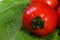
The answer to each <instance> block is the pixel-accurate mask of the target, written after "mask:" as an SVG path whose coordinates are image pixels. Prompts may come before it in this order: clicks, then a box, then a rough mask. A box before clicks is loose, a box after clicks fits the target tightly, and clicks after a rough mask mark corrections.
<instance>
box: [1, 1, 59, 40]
mask: <svg viewBox="0 0 60 40" xmlns="http://www.w3.org/2000/svg"><path fill="white" fill-rule="evenodd" d="M28 4H29V0H2V1H0V40H60V36H59V35H58V29H56V30H55V31H54V32H53V33H51V34H50V35H48V36H46V37H37V36H35V35H32V34H29V33H28V32H27V31H25V30H23V29H22V22H21V21H22V20H21V19H22V13H23V11H24V9H25V8H26V6H27V5H28Z"/></svg>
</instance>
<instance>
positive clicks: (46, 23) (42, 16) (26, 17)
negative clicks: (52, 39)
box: [22, 4, 57, 36]
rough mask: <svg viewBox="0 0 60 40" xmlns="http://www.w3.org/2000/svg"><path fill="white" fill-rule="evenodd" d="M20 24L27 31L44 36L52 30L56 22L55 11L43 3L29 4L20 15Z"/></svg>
mask: <svg viewBox="0 0 60 40" xmlns="http://www.w3.org/2000/svg"><path fill="white" fill-rule="evenodd" d="M22 24H23V26H24V28H25V29H27V30H28V31H29V32H31V33H33V34H35V35H38V36H46V35H48V34H50V33H51V32H53V31H54V30H55V28H56V24H57V16H56V13H55V11H54V10H53V9H52V8H50V7H48V6H47V5H44V4H30V5H29V6H28V7H27V8H26V9H25V11H24V13H23V16H22Z"/></svg>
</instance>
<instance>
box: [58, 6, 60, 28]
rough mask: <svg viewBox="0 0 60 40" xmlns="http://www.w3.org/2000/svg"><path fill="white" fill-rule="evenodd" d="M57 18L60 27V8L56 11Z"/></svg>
mask: <svg viewBox="0 0 60 40" xmlns="http://www.w3.org/2000/svg"><path fill="white" fill-rule="evenodd" d="M57 16H58V26H59V27H60V6H59V7H58V9H57Z"/></svg>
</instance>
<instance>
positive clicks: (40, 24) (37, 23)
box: [32, 17, 44, 29]
mask: <svg viewBox="0 0 60 40" xmlns="http://www.w3.org/2000/svg"><path fill="white" fill-rule="evenodd" d="M32 27H33V28H34V29H37V28H40V29H43V28H44V22H43V21H42V20H41V18H40V17H37V18H35V19H34V20H33V22H32Z"/></svg>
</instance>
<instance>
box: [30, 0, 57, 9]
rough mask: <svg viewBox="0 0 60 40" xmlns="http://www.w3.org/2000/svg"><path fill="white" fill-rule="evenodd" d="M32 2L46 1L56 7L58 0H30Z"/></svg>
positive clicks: (45, 2)
mask: <svg viewBox="0 0 60 40" xmlns="http://www.w3.org/2000/svg"><path fill="white" fill-rule="evenodd" d="M30 3H44V4H48V5H49V6H51V7H52V8H55V7H56V6H57V5H58V0H30Z"/></svg>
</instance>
